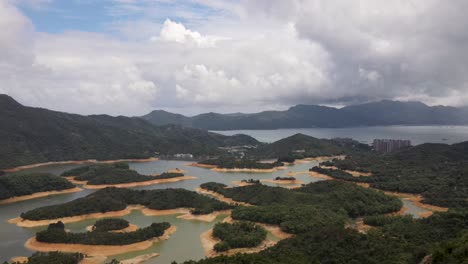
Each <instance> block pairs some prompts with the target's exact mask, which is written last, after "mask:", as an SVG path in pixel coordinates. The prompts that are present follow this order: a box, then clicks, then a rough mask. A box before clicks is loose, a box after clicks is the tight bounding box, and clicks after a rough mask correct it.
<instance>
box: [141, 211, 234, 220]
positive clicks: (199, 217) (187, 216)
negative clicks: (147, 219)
mask: <svg viewBox="0 0 468 264" xmlns="http://www.w3.org/2000/svg"><path fill="white" fill-rule="evenodd" d="M141 212H142V214H144V215H145V216H163V215H179V216H177V218H178V219H183V220H188V221H202V222H213V221H214V220H215V219H216V217H218V215H223V214H230V212H231V211H230V210H223V211H216V212H212V213H210V214H204V215H194V214H192V213H191V212H190V209H189V208H177V209H167V210H155V209H148V208H145V209H143V210H141Z"/></svg>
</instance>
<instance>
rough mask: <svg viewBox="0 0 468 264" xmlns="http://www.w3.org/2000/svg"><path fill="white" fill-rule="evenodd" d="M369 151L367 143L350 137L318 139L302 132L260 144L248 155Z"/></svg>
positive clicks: (326, 153)
mask: <svg viewBox="0 0 468 264" xmlns="http://www.w3.org/2000/svg"><path fill="white" fill-rule="evenodd" d="M369 151H370V146H369V145H366V144H362V143H359V142H358V141H355V140H352V139H319V138H315V137H311V136H307V135H304V134H295V135H293V136H290V137H287V138H283V139H281V140H278V141H276V142H273V143H270V144H263V145H260V146H259V147H258V148H256V149H253V150H252V151H250V152H249V155H250V156H252V157H255V158H259V159H271V158H275V159H276V158H284V157H292V158H296V159H301V158H307V157H319V156H335V155H342V154H349V153H352V152H369Z"/></svg>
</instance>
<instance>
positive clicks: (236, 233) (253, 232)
mask: <svg viewBox="0 0 468 264" xmlns="http://www.w3.org/2000/svg"><path fill="white" fill-rule="evenodd" d="M266 235H267V232H266V230H265V229H263V228H262V227H260V226H258V225H255V224H253V223H250V222H235V223H232V224H231V223H217V224H216V225H215V226H214V228H213V237H215V238H218V239H220V240H221V242H219V243H217V244H216V245H215V246H214V250H215V251H217V252H222V251H227V250H229V249H233V248H249V247H256V246H258V245H260V243H262V241H263V240H265V239H266Z"/></svg>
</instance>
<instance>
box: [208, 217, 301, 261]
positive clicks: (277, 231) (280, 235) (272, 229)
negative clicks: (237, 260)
mask: <svg viewBox="0 0 468 264" xmlns="http://www.w3.org/2000/svg"><path fill="white" fill-rule="evenodd" d="M234 221H235V220H233V219H232V218H231V217H230V216H228V217H226V218H225V219H223V221H222V222H223V223H233V222H234ZM255 225H258V226H261V227H263V228H264V229H265V230H266V231H267V232H269V233H271V234H272V235H273V236H274V237H276V238H277V239H279V240H278V241H272V240H269V239H265V240H263V241H262V242H261V243H260V244H259V245H258V246H256V247H252V248H233V249H230V250H228V251H224V252H216V251H215V250H214V245H216V244H217V243H219V242H221V240H219V239H217V238H215V237H213V228H211V229H209V230H208V231H205V232H203V233H201V234H200V243H201V245H202V248H203V253H204V255H205V257H209V258H212V257H217V256H222V255H225V256H232V255H235V254H238V253H241V254H253V253H258V252H260V251H263V250H265V249H267V248H270V247H272V246H274V245H276V244H277V243H278V242H279V241H281V240H283V239H287V238H291V237H292V236H293V235H292V234H288V233H285V232H283V231H281V228H280V227H279V226H274V225H268V224H263V223H257V222H255Z"/></svg>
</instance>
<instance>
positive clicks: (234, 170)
mask: <svg viewBox="0 0 468 264" xmlns="http://www.w3.org/2000/svg"><path fill="white" fill-rule="evenodd" d="M279 168H283V167H275V168H271V169H249V168H233V169H225V168H218V167H216V168H212V169H211V170H212V171H216V172H232V173H236V172H246V173H273V172H275V171H277V170H280V169H279Z"/></svg>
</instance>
